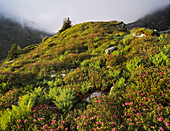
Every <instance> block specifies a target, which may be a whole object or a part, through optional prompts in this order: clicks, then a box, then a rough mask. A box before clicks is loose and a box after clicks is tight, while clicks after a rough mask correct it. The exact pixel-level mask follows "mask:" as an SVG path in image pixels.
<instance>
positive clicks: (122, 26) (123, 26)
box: [116, 22, 126, 29]
mask: <svg viewBox="0 0 170 131" xmlns="http://www.w3.org/2000/svg"><path fill="white" fill-rule="evenodd" d="M116 28H121V29H123V28H126V24H125V23H123V22H122V23H120V24H118V25H116Z"/></svg>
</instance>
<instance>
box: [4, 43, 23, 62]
mask: <svg viewBox="0 0 170 131" xmlns="http://www.w3.org/2000/svg"><path fill="white" fill-rule="evenodd" d="M20 52H21V47H20V46H19V45H18V46H17V45H16V44H13V45H12V47H11V50H9V51H8V56H7V59H8V60H13V59H14V58H17V57H18V55H19V54H20Z"/></svg>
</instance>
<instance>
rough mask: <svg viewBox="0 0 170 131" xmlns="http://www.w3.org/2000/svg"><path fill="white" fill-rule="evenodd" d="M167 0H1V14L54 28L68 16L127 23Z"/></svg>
mask: <svg viewBox="0 0 170 131" xmlns="http://www.w3.org/2000/svg"><path fill="white" fill-rule="evenodd" d="M167 4H170V0H0V14H3V15H4V16H6V17H8V18H16V17H17V20H18V21H20V22H22V23H25V20H29V21H31V22H29V25H32V26H34V27H35V28H40V29H44V30H46V31H48V32H55V31H57V30H59V29H60V28H61V26H62V23H63V19H64V18H66V17H70V19H71V20H72V24H77V23H82V22H86V21H108V20H118V21H120V20H121V21H124V22H125V23H128V22H133V21H135V20H137V19H139V18H141V17H142V16H144V15H146V14H148V13H150V12H152V11H154V10H156V9H158V8H161V7H163V6H165V5H167Z"/></svg>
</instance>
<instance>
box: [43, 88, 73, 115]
mask: <svg viewBox="0 0 170 131" xmlns="http://www.w3.org/2000/svg"><path fill="white" fill-rule="evenodd" d="M46 98H47V99H48V100H52V101H53V103H55V105H56V106H57V109H58V110H60V111H62V112H67V111H69V110H70V109H72V108H73V106H74V104H75V103H76V95H75V92H74V90H72V89H71V88H66V89H65V88H63V89H62V88H59V87H53V88H50V90H49V93H48V94H46Z"/></svg>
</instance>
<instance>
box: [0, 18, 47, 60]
mask: <svg viewBox="0 0 170 131" xmlns="http://www.w3.org/2000/svg"><path fill="white" fill-rule="evenodd" d="M45 35H49V34H47V33H45V32H42V31H38V30H35V29H33V28H30V27H28V26H26V25H24V26H22V25H21V24H19V23H18V22H16V21H14V20H11V19H7V18H5V17H3V16H0V50H1V53H0V60H2V59H4V58H6V57H7V54H8V51H9V50H10V48H11V46H12V44H14V43H16V44H17V45H19V46H20V47H21V48H24V47H26V46H28V45H32V44H35V43H39V42H41V40H42V38H43V37H44V36H45Z"/></svg>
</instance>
